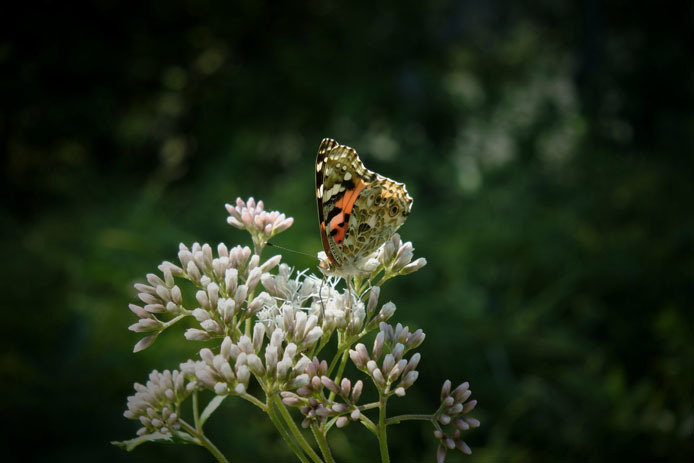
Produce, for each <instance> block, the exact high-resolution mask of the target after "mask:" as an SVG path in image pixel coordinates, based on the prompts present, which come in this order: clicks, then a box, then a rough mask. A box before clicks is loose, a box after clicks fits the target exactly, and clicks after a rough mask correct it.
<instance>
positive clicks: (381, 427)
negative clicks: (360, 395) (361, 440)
mask: <svg viewBox="0 0 694 463" xmlns="http://www.w3.org/2000/svg"><path fill="white" fill-rule="evenodd" d="M387 400H388V399H387V398H386V396H385V394H380V400H379V402H380V407H379V409H378V446H379V449H380V450H381V463H390V455H389V454H388V436H387V435H386V401H387Z"/></svg>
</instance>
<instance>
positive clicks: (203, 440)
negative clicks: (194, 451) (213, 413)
mask: <svg viewBox="0 0 694 463" xmlns="http://www.w3.org/2000/svg"><path fill="white" fill-rule="evenodd" d="M178 422H179V423H180V424H181V427H182V428H183V429H185V430H186V431H187V432H188V433H189V434H192V435H193V436H195V437H196V438H197V442H196V444H198V445H199V446H201V447H205V448H206V449H207V451H208V452H210V453H211V454H212V455H213V456H214V457H215V458H216V459H217V461H218V462H220V463H229V460H227V459H226V457H225V456H224V454H222V452H220V451H219V449H218V448H217V447H216V446H215V445H214V444H213V443H212V441H211V440H209V439H208V438H207V436H206V435H205V433H203V432H202V430H199V431H198V430H197V429H195V428H193V427H192V426H191V425H190V424H188V423H186V422H185V421H183V420H181V419H179V420H178Z"/></svg>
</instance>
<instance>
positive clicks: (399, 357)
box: [349, 322, 425, 396]
mask: <svg viewBox="0 0 694 463" xmlns="http://www.w3.org/2000/svg"><path fill="white" fill-rule="evenodd" d="M424 338H425V335H424V333H423V332H422V330H417V331H415V332H414V333H410V332H409V329H408V328H407V327H406V326H405V327H403V326H402V325H401V324H400V323H398V324H397V325H396V327H395V329H393V327H392V326H391V325H388V324H387V323H385V322H382V323H381V324H380V331H379V333H378V334H377V335H376V339H375V340H374V345H373V349H372V350H371V355H369V352H368V351H367V350H366V346H364V344H362V343H359V344H357V345H356V346H355V348H354V349H353V350H350V351H349V356H350V358H351V359H352V362H353V363H354V365H355V366H356V367H357V368H358V369H359V370H361V371H363V372H365V373H367V374H368V375H369V376H370V377H371V379H372V380H373V382H374V384H375V385H376V387H377V388H378V390H379V392H381V393H382V394H385V395H386V396H388V395H391V394H396V395H398V396H404V395H405V390H406V389H407V388H409V387H410V386H412V385H413V384H414V382H415V381H416V380H417V378H418V377H419V372H418V371H417V370H416V368H417V365H418V364H419V360H420V359H421V355H420V354H419V353H415V354H414V355H412V356H411V357H410V359H409V361H408V360H406V359H405V358H404V356H405V354H406V353H407V352H408V351H410V350H412V349H416V348H417V347H419V346H420V344H422V342H424ZM381 358H382V361H381ZM379 361H380V363H379ZM398 380H399V381H398ZM396 383H397V384H396Z"/></svg>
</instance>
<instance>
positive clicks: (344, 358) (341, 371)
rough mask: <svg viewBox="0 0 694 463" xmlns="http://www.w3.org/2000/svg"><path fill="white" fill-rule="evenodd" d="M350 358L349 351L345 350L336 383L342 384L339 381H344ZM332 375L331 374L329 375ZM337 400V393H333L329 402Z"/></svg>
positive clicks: (336, 375)
mask: <svg viewBox="0 0 694 463" xmlns="http://www.w3.org/2000/svg"><path fill="white" fill-rule="evenodd" d="M348 358H349V351H347V350H346V349H345V351H344V352H343V353H342V360H340V367H339V368H338V369H337V373H336V374H335V383H336V384H338V385H339V384H340V383H339V381H340V380H341V379H342V373H344V372H345V366H346V365H347V359H348ZM328 374H330V373H328ZM334 398H335V393H334V392H331V393H330V397H329V398H328V400H330V401H332V400H333V399H334Z"/></svg>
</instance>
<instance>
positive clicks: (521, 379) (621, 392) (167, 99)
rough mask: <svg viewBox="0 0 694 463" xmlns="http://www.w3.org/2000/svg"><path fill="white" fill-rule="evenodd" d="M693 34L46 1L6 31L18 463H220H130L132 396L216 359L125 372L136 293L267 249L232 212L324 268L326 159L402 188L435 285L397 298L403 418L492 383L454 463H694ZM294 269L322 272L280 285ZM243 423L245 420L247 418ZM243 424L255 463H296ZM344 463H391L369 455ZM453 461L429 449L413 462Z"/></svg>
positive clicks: (408, 453) (218, 421)
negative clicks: (618, 462) (407, 373)
mask: <svg viewBox="0 0 694 463" xmlns="http://www.w3.org/2000/svg"><path fill="white" fill-rule="evenodd" d="M693 5H694V4H692V3H691V2H681V3H677V2H664V3H660V4H658V6H656V5H655V4H644V5H642V4H640V3H634V2H628V1H614V2H600V1H598V0H584V1H582V2H554V1H549V0H544V1H539V2H527V3H526V2H512V1H499V0H492V1H489V2H472V1H446V0H435V1H430V2H421V1H410V0H401V1H397V2H389V1H387V2H344V3H338V2H332V1H309V2H303V3H302V4H301V5H299V4H290V2H285V3H282V4H279V2H277V3H275V2H258V1H244V2H213V1H193V0H189V1H174V2H171V1H161V0H155V1H148V2H139V3H132V4H131V3H129V2H118V1H115V0H101V1H94V2H91V3H89V4H81V5H77V4H68V3H65V2H57V1H39V2H34V3H31V4H24V6H22V7H21V8H20V9H18V10H17V11H16V12H14V13H12V14H3V18H2V20H0V21H1V23H2V27H1V28H0V83H1V85H0V101H1V103H0V141H1V145H0V149H1V150H2V152H3V156H2V159H3V161H2V195H3V199H4V200H3V205H2V210H1V213H0V220H1V221H2V227H1V229H2V235H1V237H2V242H1V244H2V253H3V255H4V256H5V257H4V258H3V265H2V272H3V275H2V278H1V280H0V281H2V285H3V286H2V295H3V308H2V319H0V330H2V331H1V334H2V336H1V339H2V341H1V342H2V350H1V352H2V353H1V354H0V362H1V365H0V372H1V375H2V377H1V378H0V392H1V393H0V413H1V414H2V417H3V421H4V426H3V427H4V428H5V431H3V432H2V434H1V435H2V438H1V439H2V442H3V449H4V451H3V456H4V457H9V460H10V461H14V460H20V459H21V461H27V460H34V461H97V460H104V461H178V460H186V461H199V462H202V461H209V459H210V457H209V455H208V454H207V453H206V452H205V451H204V450H203V449H200V448H196V447H180V446H166V445H156V444H149V445H144V446H142V447H140V448H138V449H137V450H136V451H135V452H133V453H131V454H128V453H126V452H124V451H122V450H120V449H118V448H116V447H113V446H111V445H110V444H109V441H111V440H120V439H127V438H130V437H132V436H133V435H134V432H135V430H136V429H137V424H136V423H134V422H131V421H129V420H126V419H125V418H123V417H122V411H123V409H124V407H125V399H126V397H127V396H128V395H129V394H131V393H132V383H133V382H134V381H144V380H145V379H146V375H147V373H148V372H149V371H150V370H151V369H154V368H158V369H164V368H175V367H176V366H177V365H178V363H179V362H180V361H183V360H185V359H187V358H190V357H192V356H193V355H195V352H196V351H197V349H199V348H200V347H201V345H200V344H195V343H189V342H185V341H184V340H183V337H182V333H183V329H184V327H182V326H181V327H177V328H178V329H177V330H173V332H171V333H167V335H165V336H163V337H161V338H160V339H159V340H158V341H157V343H155V344H154V346H153V347H151V348H150V349H148V350H147V351H145V352H143V353H140V354H137V355H135V354H132V353H131V350H132V346H133V345H134V344H135V342H136V341H137V340H138V339H139V336H137V335H135V334H134V333H131V332H129V331H127V326H128V325H129V324H131V323H133V322H134V321H135V317H134V316H133V315H132V314H131V313H130V311H129V310H128V308H127V304H128V303H129V302H133V301H134V300H135V291H134V289H133V288H132V284H133V283H135V282H137V281H142V280H143V279H144V275H145V274H146V273H147V272H151V271H154V270H155V269H156V265H157V264H159V263H160V262H161V261H162V260H172V259H175V256H176V252H177V245H178V243H179V242H184V243H186V244H188V245H190V244H192V243H193V242H194V241H199V242H208V243H211V244H216V243H218V242H220V241H223V242H225V243H227V244H229V245H234V244H237V243H244V244H247V243H249V241H248V239H247V237H246V235H245V234H244V233H243V232H241V231H238V230H236V229H232V228H231V227H229V226H228V225H227V224H226V212H225V210H224V207H223V206H224V203H225V202H232V201H233V200H234V199H235V198H236V197H237V196H242V197H244V198H246V197H248V196H251V195H252V196H254V197H256V198H261V199H263V200H264V201H265V203H266V205H267V207H268V208H269V209H278V210H280V211H283V212H285V213H287V214H288V215H291V216H293V217H294V218H295V219H296V222H295V225H294V226H293V227H292V228H291V229H290V230H289V231H288V232H287V233H285V234H283V235H280V237H279V238H278V240H277V244H281V245H283V246H286V247H290V248H293V249H297V250H301V251H304V252H308V253H311V254H313V253H315V252H317V251H318V250H319V249H320V246H321V245H320V239H319V236H318V229H317V218H316V210H315V199H314V193H313V189H314V184H313V183H314V179H313V163H314V160H315V153H316V150H317V147H318V144H319V143H320V140H321V139H322V138H323V137H333V138H336V139H337V140H338V141H340V142H341V143H344V144H348V145H350V146H353V147H355V148H356V149H357V150H358V151H359V153H360V154H361V157H362V159H363V160H364V162H365V164H366V165H367V167H369V168H371V169H373V170H375V171H377V172H379V173H382V174H384V175H387V176H389V177H392V178H395V179H397V180H400V181H404V182H406V183H407V187H408V190H409V191H410V193H411V194H412V196H413V197H414V198H415V202H414V207H413V214H412V215H411V217H410V218H409V220H408V222H407V223H406V225H405V226H404V227H403V228H402V229H401V234H402V236H403V238H404V239H406V240H412V241H413V243H414V245H415V247H416V256H424V257H426V258H427V260H428V261H429V265H428V266H427V267H425V268H424V270H422V271H420V272H419V273H416V274H414V275H412V276H408V277H403V278H400V279H396V280H395V281H393V282H392V283H389V284H388V285H386V286H385V287H384V290H383V292H382V296H381V299H382V300H383V301H387V300H393V301H394V302H395V303H396V304H397V306H398V312H397V313H396V316H395V318H394V320H395V321H400V322H403V323H406V324H408V325H409V326H410V327H412V328H422V329H424V331H425V332H426V333H427V335H428V336H427V339H426V341H425V343H424V344H423V346H422V348H421V352H422V354H423V360H422V363H421V364H420V372H421V376H420V380H419V381H418V383H417V384H416V385H415V387H413V388H412V389H411V392H409V393H408V395H407V397H406V398H404V399H401V400H397V401H395V400H394V401H393V405H392V406H391V411H392V412H393V413H397V412H405V411H410V412H425V411H428V410H433V409H434V408H435V407H436V406H437V403H438V393H439V389H440V385H441V383H442V382H443V380H444V379H446V378H450V379H451V380H453V382H454V383H455V384H457V383H459V382H462V381H464V380H468V381H470V382H471V385H472V389H473V397H475V398H477V399H478V400H479V406H478V408H477V409H476V411H475V412H474V413H473V416H475V417H477V418H479V419H480V420H481V421H482V427H481V428H479V429H477V430H474V431H469V432H468V433H467V439H466V440H467V442H468V443H469V444H470V446H471V447H472V449H473V455H472V456H470V457H463V456H462V455H460V454H455V453H450V454H449V459H448V461H451V462H460V461H468V462H497V461H508V462H537V461H614V460H615V459H616V458H620V459H621V458H624V459H625V460H627V461H629V460H631V461H653V460H661V461H666V460H667V461H692V459H694V342H693V341H692V339H693V338H694V312H693V311H692V310H691V309H692V303H691V298H692V287H693V282H694V259H693V251H694V218H693V217H694V215H693V214H692V204H691V202H692V199H693V198H694V195H693V193H694V188H693V186H692V174H693V172H694V159H693V156H692V155H693V154H694V106H693V105H692V104H693V103H694V101H693V100H694V98H693V96H694V64H693V61H692V59H691V58H692V56H691V50H692V43H693V41H692V30H694V19H693V18H694V7H693ZM285 261H286V262H289V263H290V264H292V265H295V266H296V267H297V268H305V267H309V266H314V265H315V262H314V261H312V260H310V259H308V258H303V257H301V256H297V255H287V256H285ZM232 402H233V403H232ZM238 402H239V401H233V400H228V401H227V403H225V406H224V407H222V408H221V409H220V411H219V412H218V413H217V414H216V415H215V416H214V417H213V418H212V419H211V420H210V422H209V424H208V426H207V427H208V429H209V430H210V434H211V436H212V438H213V440H214V441H215V442H216V443H217V444H218V445H219V447H220V448H221V449H222V450H223V451H224V452H225V453H226V454H227V455H228V456H229V457H231V458H235V461H259V462H261V461H264V462H270V461H293V460H292V457H291V455H290V454H289V453H288V451H287V450H286V449H285V448H284V446H283V444H282V443H281V441H280V440H279V438H278V436H277V435H276V434H275V432H274V430H273V429H272V427H271V425H270V424H269V422H268V421H267V420H266V419H265V418H264V416H261V414H260V413H258V412H256V411H255V410H254V409H252V407H250V406H246V404H245V403H243V404H242V403H238ZM346 431H347V432H346V433H342V432H341V431H337V432H334V433H333V434H331V442H332V444H333V445H334V446H335V452H336V455H337V456H338V458H339V459H340V460H341V461H357V460H358V459H360V458H361V459H362V461H374V460H375V455H377V447H376V443H375V441H374V440H373V439H371V438H370V437H369V436H368V435H367V433H365V432H363V431H361V430H359V429H358V427H357V426H356V425H352V426H350V427H348V428H347V430H346ZM389 438H390V446H391V451H392V456H393V461H396V462H401V461H402V462H409V461H413V462H414V461H433V460H434V452H435V442H434V439H433V438H432V437H431V427H430V426H429V425H425V424H421V423H417V422H411V423H406V424H403V425H400V426H397V427H394V428H393V431H392V432H391V434H390V437H389Z"/></svg>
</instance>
